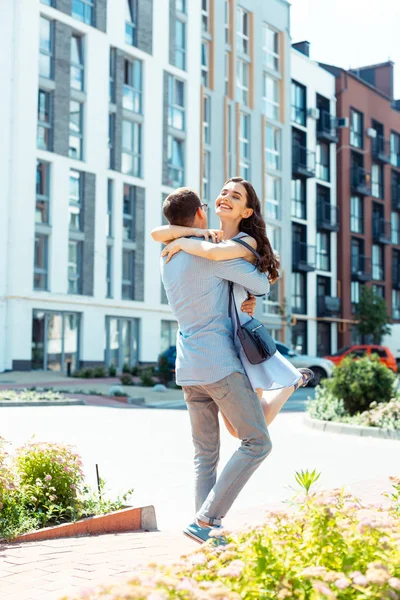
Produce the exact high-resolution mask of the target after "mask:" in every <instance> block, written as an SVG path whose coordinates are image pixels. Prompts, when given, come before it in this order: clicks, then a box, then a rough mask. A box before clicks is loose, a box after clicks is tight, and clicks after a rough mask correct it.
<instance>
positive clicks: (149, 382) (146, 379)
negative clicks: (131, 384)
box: [140, 369, 154, 387]
mask: <svg viewBox="0 0 400 600" xmlns="http://www.w3.org/2000/svg"><path fill="white" fill-rule="evenodd" d="M140 384H141V385H142V386H143V387H152V386H153V385H154V379H153V370H152V369H144V370H143V371H142V372H141V373H140Z"/></svg>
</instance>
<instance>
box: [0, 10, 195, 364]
mask: <svg viewBox="0 0 400 600" xmlns="http://www.w3.org/2000/svg"><path fill="white" fill-rule="evenodd" d="M188 10H189V3H186V2H185V1H184V0H171V1H170V2H166V1H165V0H113V1H112V2H111V1H109V2H107V0H41V1H40V2H39V0H37V1H35V2H32V0H5V1H4V2H3V4H2V18H1V23H0V33H1V35H0V50H1V51H0V80H1V87H2V95H1V99H0V109H1V113H2V115H3V130H2V136H1V137H0V155H1V157H2V160H1V161H0V163H1V164H0V171H1V177H0V181H1V184H0V204H1V213H2V218H1V220H0V371H3V370H5V369H25V370H28V369H52V370H61V371H66V370H68V369H72V370H73V369H75V368H76V367H77V366H78V365H81V366H94V365H97V364H104V363H106V364H108V365H110V364H115V365H117V366H118V367H121V366H122V365H123V364H124V363H130V364H134V363H135V362H137V361H155V360H156V359H157V356H158V354H159V352H160V349H161V348H162V347H163V345H164V346H165V345H166V344H168V343H169V342H170V338H171V335H173V331H174V329H175V323H174V319H173V317H172V315H171V312H170V310H169V307H168V306H165V305H164V304H163V303H162V301H161V300H162V297H161V283H160V279H159V276H158V271H159V250H160V248H159V247H158V245H157V244H154V242H153V241H152V240H151V238H150V236H149V235H148V232H149V231H150V230H151V229H152V228H153V227H155V226H157V225H159V224H160V217H161V202H162V199H163V197H164V196H165V194H167V193H168V192H169V191H170V190H171V189H172V188H174V187H176V186H178V185H182V184H189V183H190V184H191V185H194V186H196V185H197V184H198V182H199V180H200V171H199V168H200V161H199V154H198V152H199V151H198V148H199V147H200V128H199V123H200V94H199V90H200V76H201V70H200V62H201V57H200V51H201V44H200V38H201V6H200V0H198V1H197V0H193V1H191V2H190V15H189V14H188Z"/></svg>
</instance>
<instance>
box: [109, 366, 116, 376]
mask: <svg viewBox="0 0 400 600" xmlns="http://www.w3.org/2000/svg"><path fill="white" fill-rule="evenodd" d="M108 374H109V376H110V377H115V376H116V374H117V369H116V367H115V365H110V366H109V367H108Z"/></svg>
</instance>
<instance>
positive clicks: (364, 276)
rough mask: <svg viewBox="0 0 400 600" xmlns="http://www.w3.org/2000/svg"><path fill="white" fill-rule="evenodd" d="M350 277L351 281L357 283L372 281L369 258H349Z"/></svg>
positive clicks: (361, 256) (360, 256)
mask: <svg viewBox="0 0 400 600" xmlns="http://www.w3.org/2000/svg"><path fill="white" fill-rule="evenodd" d="M351 275H352V278H353V279H357V281H371V279H372V268H371V258H370V257H367V256H363V255H362V254H360V255H359V256H352V257H351Z"/></svg>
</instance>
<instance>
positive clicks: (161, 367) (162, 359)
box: [158, 355, 172, 383]
mask: <svg viewBox="0 0 400 600" xmlns="http://www.w3.org/2000/svg"><path fill="white" fill-rule="evenodd" d="M158 374H159V376H160V378H161V380H162V381H163V382H164V383H168V382H169V381H171V379H172V372H171V369H170V368H169V363H168V358H167V357H166V356H162V355H161V356H159V357H158Z"/></svg>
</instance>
